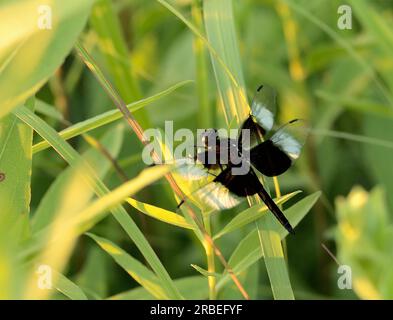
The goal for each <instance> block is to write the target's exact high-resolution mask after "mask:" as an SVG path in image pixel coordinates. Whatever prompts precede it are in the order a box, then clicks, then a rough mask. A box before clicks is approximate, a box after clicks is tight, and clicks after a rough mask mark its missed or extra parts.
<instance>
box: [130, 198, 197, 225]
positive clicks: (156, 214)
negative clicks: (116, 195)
mask: <svg viewBox="0 0 393 320" xmlns="http://www.w3.org/2000/svg"><path fill="white" fill-rule="evenodd" d="M126 201H127V202H128V203H129V204H130V205H131V206H133V207H134V208H135V209H137V210H139V211H140V212H142V213H144V214H146V215H148V216H150V217H152V218H155V219H157V220H160V221H163V222H166V223H169V224H171V225H174V226H178V227H181V228H186V229H194V226H193V225H191V224H190V223H188V222H187V221H186V219H185V218H184V217H182V216H181V215H179V214H177V213H174V212H172V211H169V210H165V209H162V208H159V207H156V206H153V205H151V204H147V203H143V202H140V201H137V200H135V199H132V198H127V200H126Z"/></svg>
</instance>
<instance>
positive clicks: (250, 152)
mask: <svg viewBox="0 0 393 320" xmlns="http://www.w3.org/2000/svg"><path fill="white" fill-rule="evenodd" d="M275 114H276V92H275V90H274V89H273V88H271V87H269V86H264V85H261V86H259V87H258V89H257V91H256V93H255V95H254V98H253V99H252V102H251V110H250V113H249V116H248V117H247V118H246V119H245V120H244V122H243V123H242V125H241V130H240V133H239V134H238V136H237V138H235V139H233V138H228V137H221V136H220V135H219V134H218V131H217V130H216V129H207V130H205V132H204V133H203V134H202V137H201V138H202V139H201V141H202V150H199V151H198V152H197V153H196V155H195V156H194V157H193V161H192V162H191V163H190V161H184V159H183V161H180V162H178V163H179V164H180V166H179V168H180V170H179V171H180V173H181V174H182V175H183V176H185V177H186V178H187V179H192V180H199V179H204V178H207V179H208V178H209V177H213V179H212V180H211V181H209V182H208V183H207V184H205V185H204V186H202V187H201V188H199V189H198V190H197V191H196V194H197V196H198V197H199V198H200V199H201V200H202V201H204V202H206V203H207V204H208V205H209V206H210V207H212V208H213V209H216V210H222V209H230V208H233V207H235V206H237V205H238V204H239V203H240V202H241V201H242V200H243V199H244V198H247V197H249V196H253V195H258V196H259V197H260V199H261V200H262V201H263V202H264V203H265V205H266V206H267V208H268V209H269V210H270V211H271V212H272V213H273V215H274V216H275V217H276V219H277V220H278V221H279V222H280V224H281V225H282V226H283V227H284V228H285V229H286V230H287V231H288V232H289V233H294V230H293V227H292V226H291V224H290V223H289V221H288V219H287V218H286V217H285V215H284V213H283V212H282V211H281V209H280V208H279V207H278V206H277V205H276V203H275V202H274V200H273V199H272V198H271V196H270V195H269V193H268V192H267V191H266V189H265V187H264V185H263V184H262V183H261V181H260V180H259V178H258V176H257V174H256V171H258V172H259V173H261V174H262V175H264V176H267V177H275V176H279V175H281V174H283V173H284V172H286V171H287V170H288V169H289V168H290V167H291V166H292V165H293V164H294V162H295V161H296V160H297V159H298V158H299V156H300V153H301V149H302V146H303V145H304V143H305V140H306V137H307V133H308V129H307V125H306V122H305V121H304V120H302V119H293V120H291V121H289V122H288V123H286V124H284V125H283V126H281V127H279V128H278V129H277V130H274V129H273V126H274V117H275ZM245 133H247V137H248V140H247V142H248V143H247V145H244V138H243V137H245ZM212 159H213V160H214V161H211V160H212ZM233 159H236V161H233ZM244 163H246V164H248V166H247V167H248V169H247V172H246V173H242V174H234V169H236V168H239V167H240V165H241V164H244ZM184 201H185V199H183V200H182V201H181V203H180V204H179V206H180V205H182V203H184Z"/></svg>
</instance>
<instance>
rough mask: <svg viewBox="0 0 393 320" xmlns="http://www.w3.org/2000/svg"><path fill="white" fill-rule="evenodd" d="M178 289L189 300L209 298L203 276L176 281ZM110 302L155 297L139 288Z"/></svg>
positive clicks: (126, 292)
mask: <svg viewBox="0 0 393 320" xmlns="http://www.w3.org/2000/svg"><path fill="white" fill-rule="evenodd" d="M174 282H175V284H176V287H178V288H179V291H180V292H181V294H182V295H183V296H184V297H185V298H186V299H187V300H205V299H206V298H207V296H208V290H207V286H206V278H205V277H203V276H192V277H185V278H180V279H175V280H174ZM108 299H110V300H151V299H154V296H153V295H151V294H150V293H149V292H147V291H146V289H145V288H142V287H138V288H135V289H131V290H128V291H125V292H122V293H118V294H116V295H114V296H112V297H110V298H108Z"/></svg>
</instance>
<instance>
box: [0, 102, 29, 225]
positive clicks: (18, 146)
mask: <svg viewBox="0 0 393 320" xmlns="http://www.w3.org/2000/svg"><path fill="white" fill-rule="evenodd" d="M28 103H29V108H30V109H31V110H33V108H34V106H33V104H34V101H33V100H29V102H28ZM32 140H33V130H32V129H31V128H30V127H29V126H27V125H26V124H25V123H23V122H22V121H20V120H19V119H18V118H17V117H16V116H14V115H13V114H9V115H7V116H6V117H4V118H1V119H0V221H2V224H6V221H8V222H9V223H10V224H12V223H13V222H15V221H16V220H18V219H19V217H20V216H25V217H26V218H27V217H28V216H29V212H30V197H31V191H30V179H31V161H32V151H31V150H32V149H31V146H32Z"/></svg>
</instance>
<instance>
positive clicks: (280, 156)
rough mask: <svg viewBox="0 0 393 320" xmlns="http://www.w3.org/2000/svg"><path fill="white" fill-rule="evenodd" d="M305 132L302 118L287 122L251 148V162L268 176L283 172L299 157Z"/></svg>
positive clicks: (306, 130)
mask: <svg viewBox="0 0 393 320" xmlns="http://www.w3.org/2000/svg"><path fill="white" fill-rule="evenodd" d="M307 134H308V129H307V126H305V122H304V120H299V119H295V120H292V121H290V122H288V123H287V124H286V125H284V126H283V127H281V129H279V130H278V131H277V132H276V133H275V134H273V136H272V137H271V138H270V139H268V140H266V141H264V142H262V143H261V144H259V145H257V146H256V147H254V148H253V149H251V151H250V159H251V163H252V164H253V165H254V167H255V168H257V169H258V171H260V172H261V173H262V174H264V175H266V176H268V177H272V176H278V175H280V174H282V173H284V172H285V171H287V170H288V169H289V167H290V166H291V165H292V164H293V163H294V161H295V160H297V159H298V158H299V156H300V152H301V149H302V146H303V145H304V142H305V140H306V137H307Z"/></svg>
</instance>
